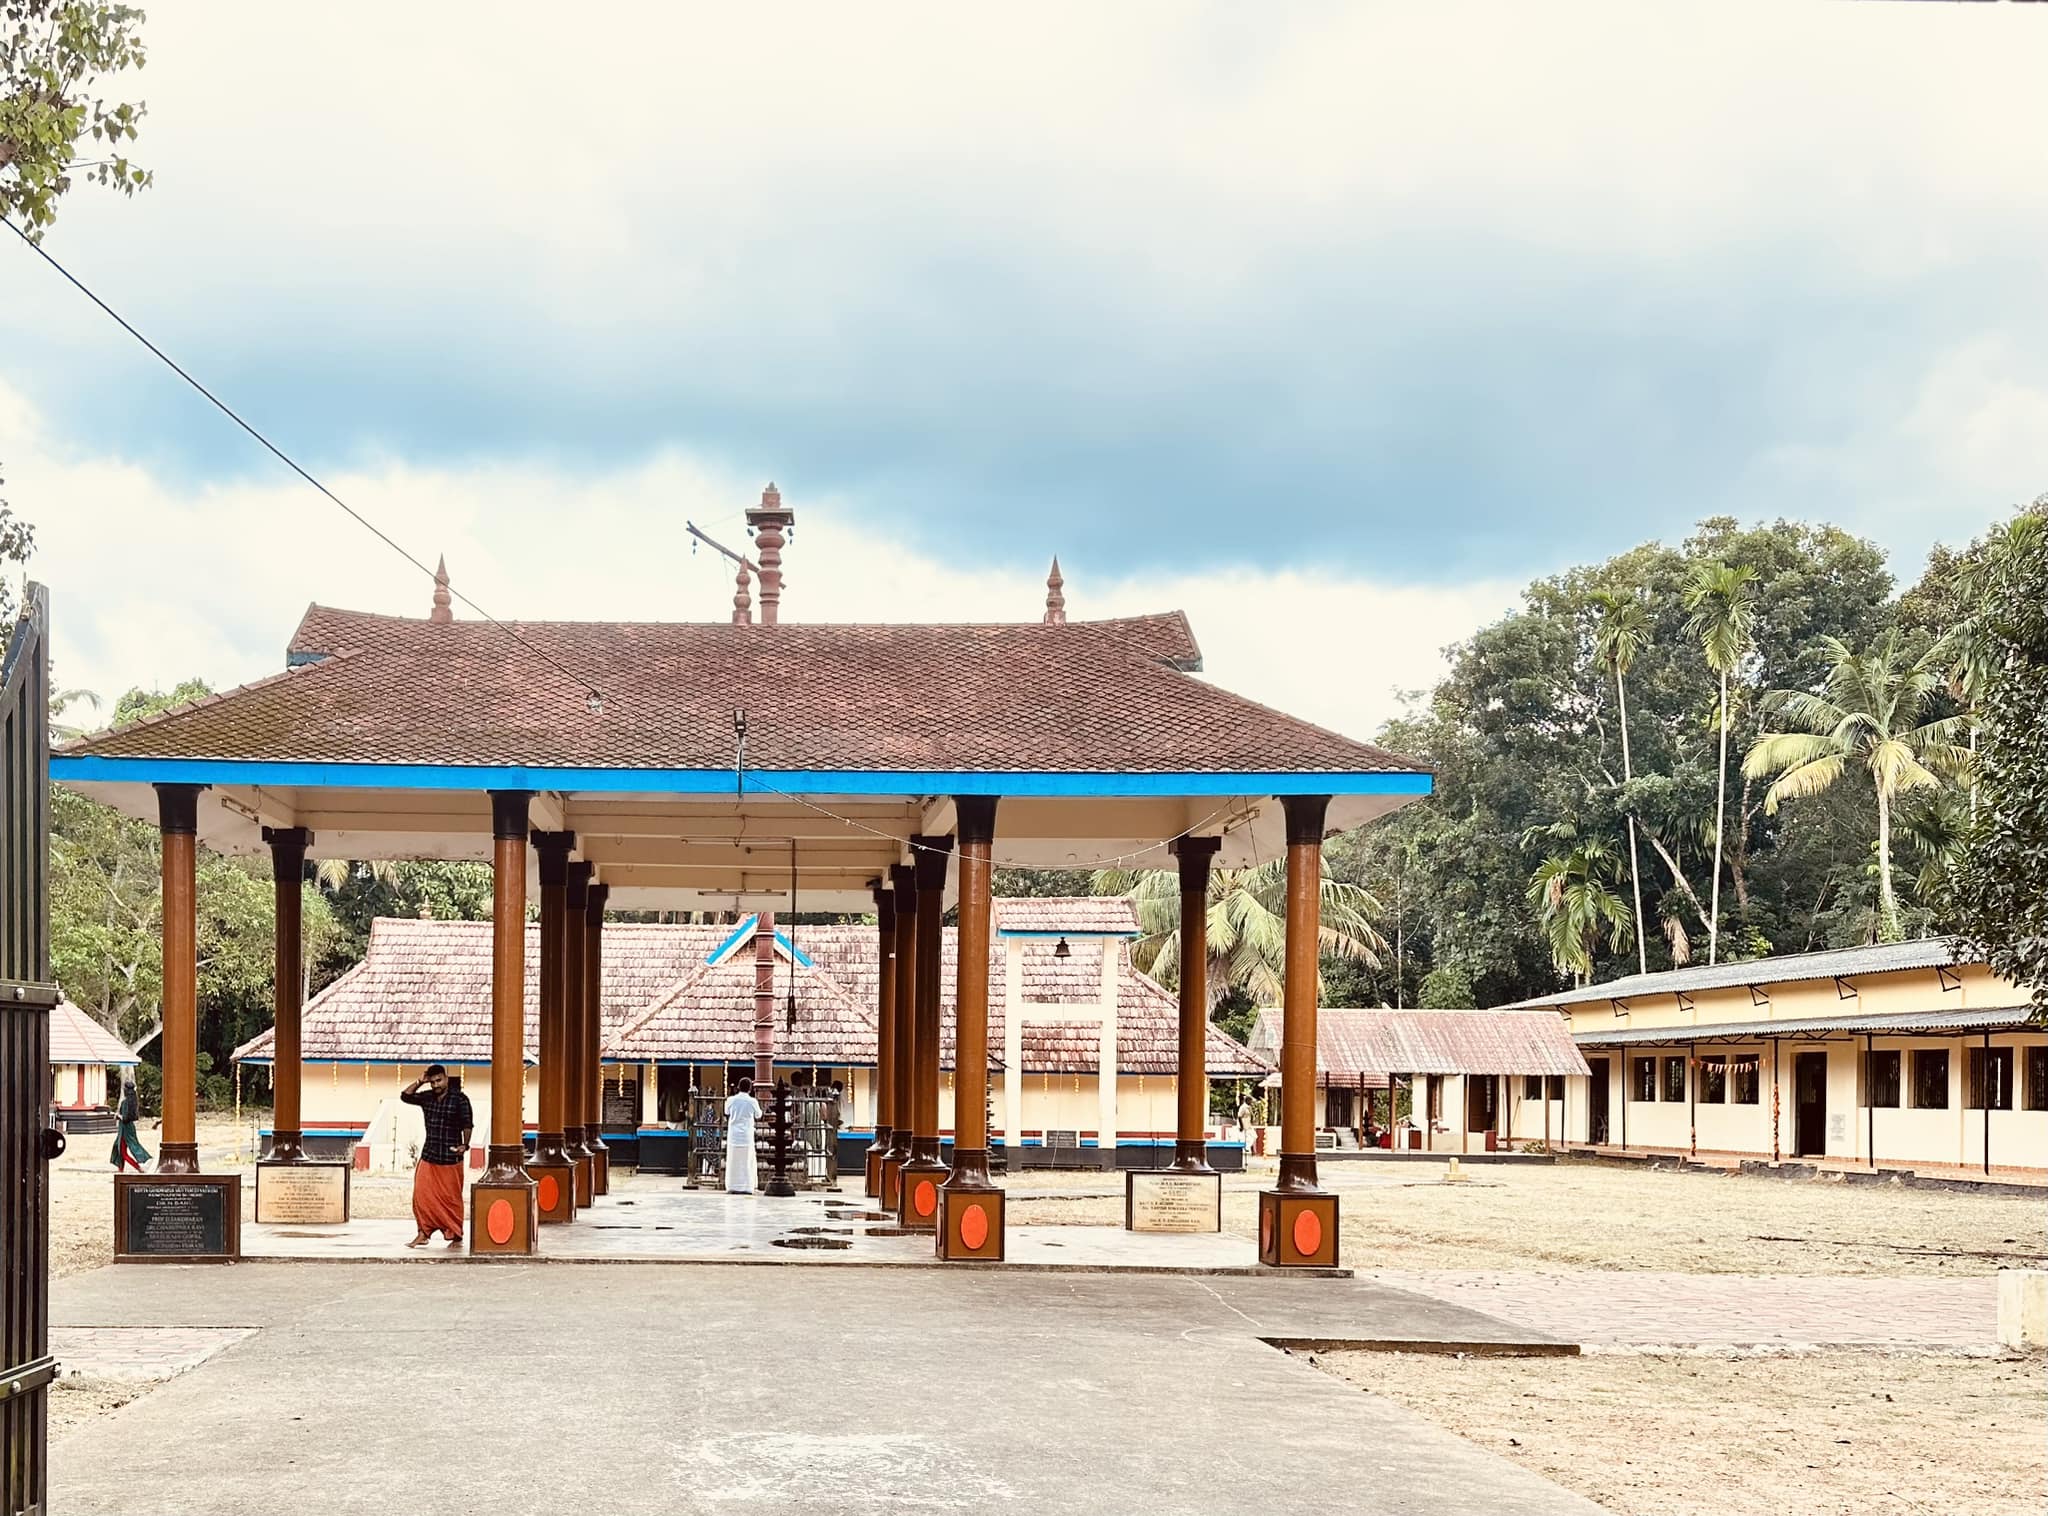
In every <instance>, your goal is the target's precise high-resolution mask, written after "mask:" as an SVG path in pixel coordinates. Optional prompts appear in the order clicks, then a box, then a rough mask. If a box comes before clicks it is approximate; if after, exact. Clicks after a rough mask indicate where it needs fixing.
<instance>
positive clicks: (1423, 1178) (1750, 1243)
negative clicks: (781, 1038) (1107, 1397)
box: [1010, 1162, 2048, 1276]
mask: <svg viewBox="0 0 2048 1516" xmlns="http://www.w3.org/2000/svg"><path fill="white" fill-rule="evenodd" d="M1443 1172H1444V1170H1443V1166H1442V1165H1440V1164H1435V1163H1409V1162H1403V1163H1366V1164H1356V1165H1351V1164H1347V1165H1342V1166H1340V1165H1337V1164H1330V1165H1327V1166H1326V1167H1325V1170H1324V1173H1325V1179H1326V1182H1328V1183H1330V1184H1331V1185H1332V1186H1333V1187H1335V1188H1337V1189H1339V1190H1340V1191H1341V1193H1342V1194H1343V1197H1344V1201H1343V1233H1344V1262H1345V1263H1346V1264H1347V1265H1349V1266H1351V1267H1353V1268H1357V1269H1380V1268H1387V1269H1504V1270H1516V1269H1532V1270H1538V1271H1546V1272H1549V1271H1557V1272H1562V1271H1567V1270H1572V1269H1642V1270H1653V1271H1671V1272H1678V1273H1702V1274H1866V1275H1881V1276H1898V1275H1934V1276H1948V1275H1962V1274H1991V1273H1996V1272H1997V1271H1998V1269H1999V1268H2001V1267H2006V1268H2020V1267H2032V1268H2040V1267H2043V1266H2044V1263H2048V1239H2044V1235H2043V1221H2044V1218H2048V1195H2044V1196H2041V1197H2031V1196H2030V1197H2025V1198H2018V1199H2015V1198H2010V1197H2004V1196H1998V1197H1992V1196H1982V1195H1967V1194H1951V1193H1947V1192H1944V1191H1940V1190H1908V1189H1901V1188H1898V1187H1896V1186H1890V1185H1879V1186H1850V1185H1844V1184H1840V1183H1838V1182H1833V1181H1828V1180H1815V1181H1811V1182H1794V1181H1786V1180H1778V1179H1756V1178H1749V1177H1745V1176H1742V1175H1722V1174H1697V1173H1662V1172H1660V1173H1651V1172H1648V1171H1646V1170H1642V1169H1633V1168H1620V1167H1613V1166H1609V1165H1605V1164H1593V1163H1558V1164H1488V1165H1480V1164H1473V1165H1468V1166H1467V1168H1466V1170H1465V1172H1466V1174H1467V1175H1468V1176H1469V1178H1468V1180H1467V1182H1465V1183H1464V1184H1457V1185H1451V1184H1445V1183H1443V1182H1442V1178H1443ZM1269 1182H1270V1178H1269V1177H1266V1176H1262V1175H1260V1174H1257V1173H1254V1174H1251V1175H1246V1176H1243V1177H1242V1178H1239V1177H1237V1176H1233V1178H1232V1181H1231V1182H1229V1183H1228V1184H1227V1185H1226V1188H1225V1190H1224V1196H1223V1222H1224V1225H1225V1226H1226V1227H1227V1228H1229V1229H1230V1230H1231V1231H1233V1232H1236V1233H1237V1234H1238V1235H1240V1236H1244V1237H1251V1236H1254V1235H1255V1228H1256V1227H1257V1224H1258V1218H1257V1205H1258V1202H1257V1198H1256V1191H1257V1189H1258V1187H1259V1185H1260V1184H1262V1183H1269ZM1111 1185H1113V1186H1114V1187H1115V1188H1116V1190H1117V1192H1118V1198H1085V1199H1084V1198H1076V1199H1044V1200H1020V1201H1016V1202H1014V1203H1013V1204H1012V1205H1011V1207H1010V1219H1011V1221H1012V1222H1013V1223H1014V1224H1016V1225H1020V1226H1056V1225H1063V1224H1065V1225H1096V1226H1114V1225H1117V1224H1119V1223H1120V1222H1121V1221H1122V1219H1123V1202H1122V1199H1121V1198H1120V1196H1121V1189H1122V1185H1121V1180H1120V1179H1118V1178H1116V1176H1105V1175H1087V1176H1080V1175H1067V1174H1059V1175H1039V1174H1028V1173H1027V1174H1022V1175H1019V1176H1016V1178H1015V1179H1014V1181H1013V1187H1015V1188H1018V1189H1030V1190H1040V1189H1053V1188H1064V1187H1071V1188H1075V1189H1094V1190H1103V1189H1105V1188H1107V1187H1109V1186H1111Z"/></svg>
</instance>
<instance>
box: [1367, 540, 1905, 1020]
mask: <svg viewBox="0 0 2048 1516" xmlns="http://www.w3.org/2000/svg"><path fill="white" fill-rule="evenodd" d="M1714 563H1719V564H1727V565H1743V566H1746V567H1749V568H1751V569H1753V570H1755V577H1754V581H1753V585H1754V607H1753V609H1754V616H1753V622H1752V628H1751V632H1752V636H1751V649H1750V652H1749V653H1748V655H1747V656H1745V657H1743V658H1740V659H1738V660H1737V661H1736V662H1735V664H1734V665H1733V666H1732V667H1731V669H1730V673H1729V681H1728V701H1727V708H1728V712H1729V722H1728V725H1729V741H1730V745H1731V746H1733V747H1735V748H1736V749H1737V750H1738V751H1740V750H1744V749H1746V748H1747V747H1748V746H1749V745H1750V744H1751V743H1752V742H1753V741H1754V739H1755V737H1756V735H1757V734H1758V732H1759V729H1760V728H1759V720H1760V703H1761V696H1762V694H1763V692H1764V691H1766V690H1771V689H1818V688H1819V687H1820V686H1821V684H1822V682H1823V681H1824V679H1825V677H1826V673H1827V669H1828V666H1829V662H1828V656H1827V651H1826V647H1825V644H1824V642H1823V640H1822V639H1823V638H1825V637H1828V636H1835V637H1839V638H1841V639H1842V640H1844V641H1846V642H1849V643H1851V644H1852V645H1867V644H1868V643H1869V642H1871V641H1872V640H1873V639H1874V638H1875V637H1876V636H1877V635H1878V634H1879V633H1880V632H1881V631H1882V630H1884V628H1885V627H1887V626H1888V625H1890V624H1891V623H1892V620H1893V617H1894V615H1895V614H1896V605H1895V602H1894V601H1893V598H1892V592H1893V581H1892V578H1891V575H1890V574H1889V572H1888V571H1887V570H1886V567H1885V562H1884V558H1883V555H1882V554H1881V553H1880V552H1879V551H1878V549H1877V548H1876V547H1874V546H1873V545H1872V544H1870V543H1868V542H1865V541H1863V540H1861V539H1859V538H1856V537H1853V536H1851V535H1850V534H1848V533H1846V532H1843V531H1841V530H1839V529H1837V528H1834V527H1829V526H1816V525H1809V524H1805V523H1799V522H1786V521H1780V522H1774V523H1770V524H1768V525H1763V526H1758V527H1754V528H1743V527H1740V526H1738V525H1737V524H1736V523H1735V522H1734V521H1732V520H1728V519H1726V518H1715V519H1711V520H1708V521H1705V522H1702V523H1701V524H1700V526H1699V528H1698V529H1697V530H1696V531H1695V532H1694V533H1693V535H1692V536H1691V537H1690V538H1688V539H1687V540H1686V541H1684V542H1683V543H1680V544H1678V545H1676V546H1669V545H1666V544H1662V543H1649V544H1645V545H1643V546H1641V547H1637V548H1633V549H1631V550H1630V551H1628V552H1625V553H1622V554H1619V555H1618V556H1616V557H1614V558H1611V559H1609V560H1607V561H1606V562H1604V563H1597V564H1590V565H1587V566H1584V567H1581V568H1576V569H1572V570H1570V571H1568V572H1566V573H1563V574H1559V575H1556V576H1554V577H1551V578H1546V579H1542V580H1538V581H1537V582H1535V583H1533V584H1531V585H1530V586H1529V588H1528V589H1527V591H1526V592H1525V593H1524V596H1523V600H1522V604H1521V605H1520V606H1519V607H1518V608H1517V609H1516V610H1514V611H1513V612H1511V613H1510V614H1509V615H1507V616H1506V617H1504V618H1503V619H1502V620H1500V621H1499V622H1497V623H1495V624H1494V625H1492V626H1489V627H1486V628H1483V629H1482V630H1480V631H1479V632H1477V633H1475V634H1474V635H1473V636H1472V637H1471V638H1469V639H1467V640H1466V641H1465V642H1463V643H1461V644H1459V645H1457V646H1456V647H1454V648H1452V649H1451V650H1450V657H1451V666H1450V670H1449V672H1448V673H1447V674H1446V676H1445V677H1444V678H1443V679H1442V680H1441V681H1440V682H1439V683H1438V684H1437V686H1436V687H1435V688H1434V689H1433V690H1431V691H1429V692H1427V693H1426V694H1419V695H1417V696H1415V697H1412V698H1411V701H1410V707H1409V710H1408V712H1407V713H1406V714H1404V715H1403V716H1402V717H1401V718H1399V719H1398V720H1396V721H1393V722H1391V723H1389V724H1388V725H1387V726H1386V727H1385V728H1384V729H1383V730H1382V731H1381V732H1380V733H1379V734H1378V735H1379V740H1380V742H1382V743H1383V744H1384V745H1385V746H1387V747H1389V748H1391V749H1392V750H1393V751H1395V752H1397V753H1402V754H1406V755H1409V756H1412V757H1414V758H1416V759H1418V760H1420V761H1422V762H1424V763H1426V764H1428V765H1429V766H1430V767H1431V768H1432V769H1434V770H1435V773H1436V780H1437V783H1436V794H1435V796H1434V798H1432V799H1431V800H1429V801H1427V802H1423V803H1421V804H1417V805H1412V806H1409V807H1406V808H1405V809H1403V810H1401V811H1399V812H1397V813H1396V814H1395V815H1394V816H1392V817H1390V818H1389V819H1388V820H1387V821H1386V822H1383V823H1381V824H1379V825H1376V826H1372V827H1367V828H1364V829H1362V830H1360V831H1358V832H1354V833H1351V834H1350V835H1348V836H1346V837H1343V838H1339V839H1337V840H1335V841H1333V842H1332V843H1330V845H1329V846H1328V848H1327V849H1326V851H1327V854H1328V856H1329V859H1330V867H1331V872H1332V873H1333V874H1334V875H1335V876H1337V877H1339V878H1342V879H1345V880H1348V881H1350V882H1353V883H1357V884H1360V885H1363V886H1365V887H1366V888H1368V889H1370V890H1371V891H1372V892H1373V893H1374V894H1375V895H1377V896H1378V897H1379V898H1380V899H1383V900H1385V899H1401V900H1403V901H1404V902H1405V905H1404V907H1403V909H1402V911H1401V914H1400V919H1401V921H1402V923H1403V926H1404V938H1405V951H1404V954H1403V957H1404V959H1405V960H1406V965H1407V969H1408V975H1407V977H1408V980H1409V983H1410V984H1413V983H1415V982H1417V981H1419V980H1420V979H1421V978H1422V977H1423V976H1426V975H1428V974H1431V973H1434V972H1436V971H1438V970H1445V969H1448V970H1452V971H1455V972H1456V973H1457V974H1459V975H1461V976H1463V982H1464V983H1465V984H1467V985H1469V987H1470V989H1471V992H1472V993H1471V995H1470V996H1469V998H1468V1003H1474V1004H1478V1005H1482V1006H1485V1005H1499V1004H1502V1003H1505V1002H1508V1001H1512V1000H1517V999H1522V998H1525V997H1527V996H1530V995H1536V994H1542V993H1545V992H1547V991H1550V990H1553V989H1556V988H1558V987H1559V985H1560V983H1561V981H1562V975H1561V973H1560V971H1559V969H1558V968H1557V966H1556V964H1555V963H1554V961H1553V959H1552V954H1551V951H1550V939H1549V936H1548V934H1547V933H1546V931H1545V930H1544V926H1543V923H1542V921H1541V919H1540V916H1539V909H1538V906H1537V905H1536V904H1532V903H1531V901H1530V899H1529V897H1528V890H1527V885H1528V881H1529V879H1530V877H1531V875H1532V874H1533V872H1534V871H1535V869H1536V868H1537V866H1538V865H1539V864H1540V863H1542V861H1543V860H1544V858H1545V857H1546V856H1548V855H1549V854H1550V853H1552V852H1555V851H1558V849H1557V848H1556V846H1555V844H1554V843H1553V842H1551V841H1550V840H1549V839H1550V838H1551V836H1552V835H1553V834H1551V833H1550V832H1549V831H1548V830H1547V829H1548V828H1550V827H1552V826H1553V825H1556V824H1558V823H1567V824H1569V825H1570V826H1571V827H1572V828H1573V829H1574V835H1575V836H1576V837H1580V838H1595V837H1597V838H1599V839H1601V840H1602V841H1603V842H1604V843H1605V844H1606V845H1607V846H1608V847H1609V848H1610V849H1611V850H1612V852H1613V854H1614V855H1615V856H1616V857H1617V858H1619V859H1623V860H1625V859H1626V857H1627V853H1628V821H1629V819H1630V818H1634V820H1635V821H1636V823H1637V831H1638V836H1639V847H1640V858H1641V881H1642V894H1643V911H1642V916H1643V919H1642V922H1641V932H1642V936H1643V938H1644V939H1645V941H1646V945H1647V953H1646V956H1647V959H1648V963H1649V967H1650V968H1651V970H1652V971H1655V970H1657V969H1660V968H1665V967H1669V966H1671V965H1672V964H1674V963H1683V962H1688V961H1690V960H1691V959H1692V957H1693V956H1694V955H1695V953H1697V955H1698V956H1699V957H1700V958H1704V957H1705V956H1706V944H1707V939H1708V937H1709V935H1710V929H1709V921H1710V919H1711V908H1710V905H1709V898H1710V891H1711V871H1712V869H1713V861H1712V849H1713V844H1714V839H1715V830H1716V828H1715V825H1714V813H1715V809H1716V806H1717V801H1718V796H1719V785H1718V783H1717V780H1716V761H1717V758H1718V749H1719V735H1720V734H1719V731H1718V729H1717V720H1718V713H1719V711H1720V708H1721V680H1720V677H1719V675H1718V673H1717V672H1716V671H1715V670H1713V669H1712V668H1710V667H1709V666H1708V664H1707V661H1706V659H1705V657H1704V656H1703V653H1702V650H1701V647H1700V644H1699V642H1698V641H1697V640H1696V639H1695V638H1694V637H1692V636H1690V635H1688V632H1687V626H1688V623H1689V622H1690V621H1691V619H1692V615H1693V612H1692V610H1691V609H1690V608H1689V607H1688V605H1687V598H1688V592H1689V591H1690V590H1691V589H1692V587H1693V585H1694V582H1695V572H1696V569H1697V567H1698V566H1700V565H1706V564H1714ZM1603 595H1604V596H1609V597H1621V598H1622V599H1624V600H1626V601H1630V602H1633V603H1634V604H1636V605H1638V606H1639V607H1640V610H1641V622H1642V623H1643V624H1642V625H1641V626H1638V627H1636V628H1634V629H1633V630H1632V631H1631V634H1630V642H1631V644H1632V650H1631V653H1630V656H1629V660H1628V669H1627V673H1626V678H1625V685H1624V688H1623V689H1618V688H1617V686H1616V682H1615V677H1614V672H1615V671H1614V667H1613V649H1612V647H1611V645H1610V648H1609V649H1608V650H1607V651H1606V652H1603V649H1602V646H1601V643H1602V638H1601V631H1602V626H1603V622H1604V620H1605V619H1606V616H1607V614H1608V613H1607V612H1606V610H1605V602H1603V600H1602V599H1600V598H1597V597H1601V596H1603ZM1630 620H1631V621H1634V620H1635V618H1634V617H1631V618H1630ZM1624 689H1625V695H1626V701H1627V706H1628V716H1627V729H1628V736H1629V748H1630V752H1629V758H1630V763H1629V765H1628V768H1626V769H1625V768H1624V764H1623V758H1622V746H1621V726H1622V718H1621V711H1620V705H1621V700H1622V696H1623V693H1624ZM1631 771H1632V772H1633V776H1634V777H1633V778H1630V777H1629V773H1630V772H1631ZM1767 788H1768V784H1767V782H1760V781H1749V780H1740V779H1739V778H1738V776H1737V775H1736V774H1735V773H1734V772H1733V771H1732V770H1731V771H1730V773H1729V791H1728V795H1727V799H1726V813H1727V814H1726V824H1725V828H1724V830H1725V834H1726V842H1725V848H1724V852H1725V860H1726V862H1725V884H1726V887H1727V890H1728V892H1729V893H1730V894H1732V900H1730V901H1728V902H1725V905H1726V909H1725V911H1724V914H1725V915H1726V916H1727V917H1728V918H1729V919H1728V921H1727V922H1726V924H1725V925H1724V927H1723V930H1722V941H1721V944H1720V946H1721V951H1722V954H1723V955H1724V956H1746V955H1750V954H1754V953H1762V952H1795V951H1801V950H1805V949H1808V948H1814V947H1824V946H1829V945H1834V944H1837V943H1845V942H1852V941H1859V940H1863V939H1864V937H1865V936H1866V935H1867V934H1868V930H1869V927H1870V923H1871V921H1872V920H1873V919H1874V914H1875V908H1876V895H1877V881H1876V879H1875V877H1874V870H1873V869H1872V868H1871V861H1872V860H1871V854H1870V849H1869V838H1870V836H1871V833H1872V822H1871V819H1870V814H1869V812H1870V802H1869V797H1868V793H1867V791H1865V792H1861V793H1859V792H1858V791H1856V790H1855V789H1853V788H1851V787H1847V786H1838V787H1836V789H1834V790H1832V791H1830V792H1828V793H1827V794H1825V795H1822V796H1819V797H1816V798H1815V799H1813V800H1809V801H1805V802H1802V803H1801V804H1800V805H1799V806H1796V807H1791V806H1788V807H1786V808H1784V809H1783V810H1782V811H1781V812H1780V813H1778V814H1777V815H1775V816H1772V815H1766V814H1765V812H1764V807H1763V795H1764V791H1765V790H1766V789H1767ZM1617 892H1619V891H1617ZM1632 914H1633V913H1632ZM1916 919H1922V918H1916V917H1915V916H1914V915H1913V913H1912V912H1911V911H1909V912H1908V920H1909V922H1912V921H1914V920H1916ZM1593 959H1594V961H1593V971H1594V975H1595V977H1596V978H1599V977H1611V976H1612V975H1614V974H1616V973H1620V972H1633V971H1634V970H1635V969H1636V968H1637V962H1636V955H1635V953H1634V951H1633V949H1632V948H1631V950H1630V951H1629V952H1628V954H1627V957H1626V959H1625V960H1621V961H1617V960H1616V959H1615V958H1614V957H1613V956H1612V950H1610V949H1608V948H1607V946H1606V939H1605V938H1604V937H1603V938H1602V941H1601V944H1600V946H1599V948H1598V949H1597V950H1596V951H1595V953H1594V955H1593ZM1374 988H1375V990H1376V991H1377V993H1375V994H1374V996H1373V999H1374V1001H1375V1002H1378V1003H1385V1004H1389V1005H1391V1004H1394V1003H1396V999H1397V993H1396V992H1397V988H1399V989H1405V988H1406V986H1400V987H1397V986H1396V985H1395V984H1394V982H1393V976H1392V973H1391V971H1390V970H1382V971H1381V972H1380V973H1379V975H1378V976H1377V977H1376V980H1375V985H1374ZM1406 1003H1408V1004H1414V1003H1415V996H1414V995H1413V994H1409V995H1408V996H1407V1001H1406Z"/></svg>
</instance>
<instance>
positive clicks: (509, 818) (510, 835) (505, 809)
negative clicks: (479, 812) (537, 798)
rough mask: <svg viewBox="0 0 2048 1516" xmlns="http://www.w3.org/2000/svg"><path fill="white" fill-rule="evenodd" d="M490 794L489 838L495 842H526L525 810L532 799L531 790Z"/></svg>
mask: <svg viewBox="0 0 2048 1516" xmlns="http://www.w3.org/2000/svg"><path fill="white" fill-rule="evenodd" d="M490 794H491V838H492V840H493V841H496V842H524V841H525V840H526V808H527V805H528V804H529V803H530V802H531V801H532V799H533V791H532V790H492V791H491V792H490Z"/></svg>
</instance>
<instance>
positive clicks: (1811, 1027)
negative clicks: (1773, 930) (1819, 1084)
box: [1575, 1005, 2028, 1048]
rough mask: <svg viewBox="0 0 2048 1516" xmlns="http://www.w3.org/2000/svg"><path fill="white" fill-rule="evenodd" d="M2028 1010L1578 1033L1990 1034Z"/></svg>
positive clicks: (2014, 1023) (1609, 1036)
mask: <svg viewBox="0 0 2048 1516" xmlns="http://www.w3.org/2000/svg"><path fill="white" fill-rule="evenodd" d="M2027 1015H2028V1008H2027V1007H2026V1006H2024V1005H2016V1006H2005V1007H2002V1008H1998V1009H1990V1010H1986V1009H1979V1010H1972V1011H1887V1012H1885V1013H1884V1014H1882V1015H1873V1016H1800V1017H1796V1018H1793V1017H1787V1018H1785V1019H1783V1020H1779V1021H1721V1022H1715V1023H1713V1024H1712V1025H1709V1026H1644V1027H1633V1026H1616V1027H1614V1028H1612V1029H1608V1028H1602V1029H1600V1030H1599V1031H1594V1032H1580V1033H1579V1034H1578V1035H1577V1037H1576V1038H1575V1040H1576V1041H1577V1043H1578V1045H1579V1046H1580V1047H1582V1048H1604V1047H1627V1046H1630V1045H1631V1044H1634V1043H1642V1042H1654V1043H1667V1042H1668V1043H1683V1042H1760V1041H1764V1040H1766V1039H1768V1038H1772V1037H1812V1036H1816V1035H1824V1034H1827V1033H1831V1032H1832V1033H1840V1034H1843V1035H1855V1036H1861V1035H1862V1034H1863V1033H1865V1032H1870V1033H1874V1034H1877V1035H1897V1034H1899V1033H1902V1032H1987V1031H2000V1030H2003V1029H2005V1028H2008V1027H2019V1026H2024V1025H2026V1023H2027Z"/></svg>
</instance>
